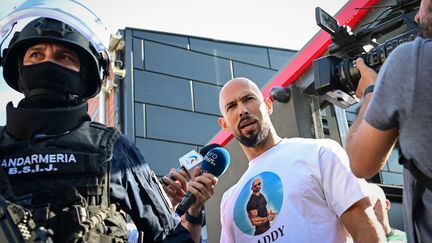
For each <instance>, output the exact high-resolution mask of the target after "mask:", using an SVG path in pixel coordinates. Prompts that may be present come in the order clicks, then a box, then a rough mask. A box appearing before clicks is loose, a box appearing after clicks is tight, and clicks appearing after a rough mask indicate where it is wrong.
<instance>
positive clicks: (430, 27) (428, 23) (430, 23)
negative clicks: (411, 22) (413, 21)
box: [417, 17, 432, 39]
mask: <svg viewBox="0 0 432 243" xmlns="http://www.w3.org/2000/svg"><path fill="white" fill-rule="evenodd" d="M417 30H418V35H419V36H421V37H423V38H426V39H432V17H428V18H427V19H425V20H424V21H423V22H420V23H419V24H418V25H417Z"/></svg>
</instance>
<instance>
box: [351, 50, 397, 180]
mask: <svg viewBox="0 0 432 243" xmlns="http://www.w3.org/2000/svg"><path fill="white" fill-rule="evenodd" d="M356 63H357V67H358V69H359V70H360V73H361V79H360V81H359V85H358V87H357V91H356V95H357V96H358V97H362V96H363V91H364V90H365V89H366V87H368V86H369V85H371V84H373V83H375V79H376V76H377V75H376V73H375V71H374V70H372V69H370V68H368V67H367V66H366V65H365V64H364V61H363V59H357V61H356ZM371 97H372V93H368V94H367V95H366V96H365V97H363V104H362V106H361V108H360V111H359V114H358V117H357V119H356V120H355V121H354V123H353V124H352V125H351V127H350V130H349V132H348V136H347V139H346V151H347V153H348V156H349V159H350V166H351V169H352V171H353V173H354V175H356V176H357V177H361V178H365V177H372V176H374V175H375V174H376V173H377V172H378V171H379V170H380V169H381V167H382V166H383V165H384V164H385V162H386V161H387V158H388V156H389V153H390V152H391V150H392V147H393V146H394V144H395V141H396V138H397V136H398V130H397V128H392V129H388V130H384V131H381V130H378V129H376V128H374V127H372V126H371V125H370V124H369V123H368V122H367V121H366V120H364V115H365V112H366V110H367V108H368V105H369V102H370V100H371Z"/></svg>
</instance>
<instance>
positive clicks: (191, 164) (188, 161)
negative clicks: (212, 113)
mask: <svg viewBox="0 0 432 243" xmlns="http://www.w3.org/2000/svg"><path fill="white" fill-rule="evenodd" d="M217 147H221V146H220V145H219V144H217V143H211V144H209V145H206V146H204V147H202V148H201V149H200V151H199V153H197V152H195V150H191V151H190V152H189V153H187V154H185V155H183V156H182V157H180V158H179V163H180V167H179V168H177V169H176V171H177V172H178V173H180V172H181V171H186V172H187V173H188V174H189V176H190V177H192V174H193V171H194V169H195V167H197V166H199V165H201V163H202V161H203V157H204V156H205V155H206V154H207V152H208V151H209V150H211V149H213V148H217ZM168 178H170V179H171V180H175V178H174V177H173V176H172V175H168ZM159 182H160V183H162V184H165V182H164V181H163V180H162V178H160V179H159ZM165 185H166V184H165Z"/></svg>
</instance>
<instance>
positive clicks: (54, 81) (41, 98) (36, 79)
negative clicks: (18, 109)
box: [19, 61, 86, 107]
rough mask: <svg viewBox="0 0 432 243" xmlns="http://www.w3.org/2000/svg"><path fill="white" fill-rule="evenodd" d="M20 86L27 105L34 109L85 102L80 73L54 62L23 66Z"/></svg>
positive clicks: (20, 74) (83, 86)
mask: <svg viewBox="0 0 432 243" xmlns="http://www.w3.org/2000/svg"><path fill="white" fill-rule="evenodd" d="M19 85H20V88H21V89H22V91H23V93H24V96H25V97H26V103H27V104H28V105H30V106H34V107H68V106H76V105H79V104H82V103H83V102H85V100H84V99H83V98H80V97H82V96H83V94H84V92H85V90H86V87H85V84H83V83H82V82H81V75H80V72H76V71H74V70H72V69H69V68H66V67H63V66H61V65H59V64H56V63H53V62H49V61H48V62H42V63H37V64H32V65H22V66H21V69H20V72H19Z"/></svg>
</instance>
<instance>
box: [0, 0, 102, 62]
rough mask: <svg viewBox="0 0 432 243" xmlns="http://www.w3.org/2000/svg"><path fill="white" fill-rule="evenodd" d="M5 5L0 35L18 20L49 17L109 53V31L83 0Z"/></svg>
mask: <svg viewBox="0 0 432 243" xmlns="http://www.w3.org/2000/svg"><path fill="white" fill-rule="evenodd" d="M21 2H22V1H21ZM7 5H8V6H5V8H3V7H2V8H3V10H1V11H0V38H5V36H6V35H7V33H8V32H9V31H10V30H11V29H12V28H13V26H14V24H15V23H16V22H18V21H20V20H23V19H27V18H33V17H34V18H36V17H48V18H53V19H57V20H59V21H62V22H64V23H66V24H68V25H70V26H72V27H73V28H74V29H76V30H77V31H79V32H80V33H81V34H82V35H83V36H84V37H86V38H87V39H88V40H89V41H90V42H91V43H92V45H93V47H94V48H95V49H96V51H97V52H98V53H104V54H105V55H106V56H108V52H107V49H108V43H109V37H110V33H109V31H108V30H107V28H106V27H105V26H104V25H103V23H102V21H101V20H100V19H99V17H98V16H96V14H95V13H94V12H93V11H92V10H91V9H89V8H87V7H86V6H85V5H84V4H83V3H81V2H79V1H76V0H68V1H65V0H27V1H24V2H23V3H22V4H21V5H19V6H14V5H13V4H7Z"/></svg>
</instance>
